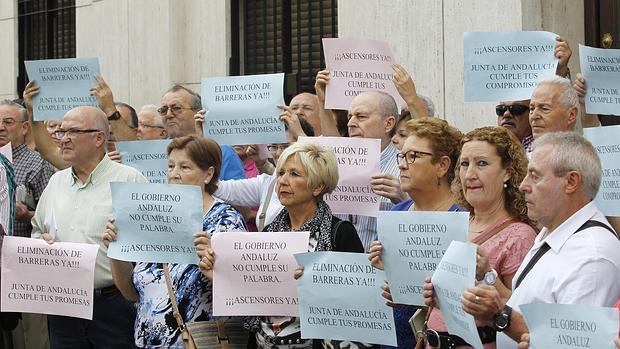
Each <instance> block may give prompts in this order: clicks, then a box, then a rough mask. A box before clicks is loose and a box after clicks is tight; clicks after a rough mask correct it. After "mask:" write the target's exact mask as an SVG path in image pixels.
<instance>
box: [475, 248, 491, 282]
mask: <svg viewBox="0 0 620 349" xmlns="http://www.w3.org/2000/svg"><path fill="white" fill-rule="evenodd" d="M490 270H491V265H490V264H489V254H488V253H487V251H486V250H485V249H484V247H482V246H476V280H478V281H480V280H482V279H484V274H486V273H487V272H488V271H490Z"/></svg>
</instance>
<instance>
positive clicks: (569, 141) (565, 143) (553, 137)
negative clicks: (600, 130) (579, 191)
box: [533, 132, 602, 199]
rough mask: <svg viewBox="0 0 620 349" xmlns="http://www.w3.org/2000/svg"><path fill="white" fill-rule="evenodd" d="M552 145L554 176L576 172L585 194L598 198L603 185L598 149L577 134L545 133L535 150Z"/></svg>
mask: <svg viewBox="0 0 620 349" xmlns="http://www.w3.org/2000/svg"><path fill="white" fill-rule="evenodd" d="M543 145H552V146H553V149H552V150H551V153H549V158H548V162H549V164H550V165H551V169H552V170H553V174H554V175H556V176H557V177H562V176H565V175H566V174H567V173H568V172H570V171H576V172H578V173H579V174H580V175H581V178H582V181H583V192H584V193H585V194H586V195H588V197H590V198H591V199H594V198H595V197H596V194H597V193H598V189H599V186H600V185H601V177H602V169H601V168H602V166H601V160H600V159H599V157H598V153H597V152H596V149H594V147H593V146H592V143H590V142H589V141H588V140H587V139H585V138H584V137H583V136H581V135H579V134H577V133H575V132H551V133H545V134H544V135H542V136H540V137H539V138H538V139H536V140H535V141H534V144H533V146H534V149H536V148H537V147H541V146H543Z"/></svg>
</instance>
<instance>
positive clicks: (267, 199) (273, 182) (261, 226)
mask: <svg viewBox="0 0 620 349" xmlns="http://www.w3.org/2000/svg"><path fill="white" fill-rule="evenodd" d="M276 180H277V179H276V178H275V177H274V178H273V179H272V180H271V183H269V189H268V191H267V196H266V197H265V202H263V209H262V210H261V211H260V214H259V215H258V227H257V228H258V231H263V229H264V228H265V217H266V216H267V208H268V207H269V203H270V202H271V195H272V194H273V188H274V187H275V186H276Z"/></svg>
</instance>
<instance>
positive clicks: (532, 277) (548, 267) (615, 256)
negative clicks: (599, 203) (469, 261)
mask: <svg viewBox="0 0 620 349" xmlns="http://www.w3.org/2000/svg"><path fill="white" fill-rule="evenodd" d="M590 219H591V220H596V221H599V222H602V223H605V224H607V225H608V226H610V227H611V225H610V224H609V222H608V221H607V219H605V216H604V215H603V214H602V213H601V212H600V211H599V209H598V208H597V207H596V205H595V204H594V202H590V203H589V204H587V205H585V206H584V207H582V208H581V209H580V210H579V211H577V212H575V213H574V214H573V215H572V216H571V217H569V218H568V219H567V220H566V221H564V223H562V224H561V225H560V226H559V227H557V228H556V229H555V230H554V231H553V232H551V233H550V234H549V236H547V237H546V239H544V240H543V236H544V235H545V234H546V232H547V229H546V228H543V230H542V231H541V232H540V233H539V234H538V236H537V237H536V240H535V242H534V246H532V248H531V249H530V251H529V252H528V254H527V255H526V256H525V259H524V260H523V263H521V267H519V270H517V273H516V274H515V276H514V278H513V286H512V287H513V292H512V296H511V297H510V299H509V300H508V305H509V306H511V307H512V308H513V309H515V310H516V311H519V306H520V305H522V304H528V303H553V304H587V305H592V306H604V307H611V306H613V305H614V303H615V302H616V300H617V299H618V298H620V252H619V251H620V241H618V239H617V238H616V237H615V236H614V235H613V234H612V233H611V232H609V231H607V230H606V229H604V228H600V227H593V228H588V229H584V230H582V231H580V232H578V233H576V234H574V233H575V231H577V229H578V228H579V227H581V225H582V224H583V223H585V222H586V221H588V220H590ZM544 243H547V244H549V246H550V248H551V249H550V250H549V251H548V252H547V253H546V254H544V255H543V256H542V257H541V258H540V260H538V262H537V263H536V264H535V265H534V267H533V268H532V269H531V270H530V272H529V273H528V274H527V276H525V278H524V279H523V281H522V283H521V284H520V285H519V287H518V288H517V289H514V285H515V283H516V281H517V280H518V278H519V275H520V274H521V273H522V272H523V269H524V268H525V266H526V265H527V264H528V262H529V261H530V259H532V257H533V256H534V255H535V254H536V252H537V251H538V250H539V249H540V248H541V246H542V245H543V244H544ZM516 347H517V343H516V342H515V341H513V340H512V339H510V338H509V337H508V336H506V335H505V334H503V333H498V334H497V348H498V349H505V348H516Z"/></svg>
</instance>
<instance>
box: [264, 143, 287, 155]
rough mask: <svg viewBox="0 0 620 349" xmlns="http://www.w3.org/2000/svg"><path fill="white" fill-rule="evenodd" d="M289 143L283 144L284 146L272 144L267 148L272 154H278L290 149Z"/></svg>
mask: <svg viewBox="0 0 620 349" xmlns="http://www.w3.org/2000/svg"><path fill="white" fill-rule="evenodd" d="M289 145H290V144H289V143H282V144H270V145H268V146H267V150H269V151H270V152H272V153H276V152H277V151H278V150H279V151H284V149H286V148H288V147H289Z"/></svg>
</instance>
